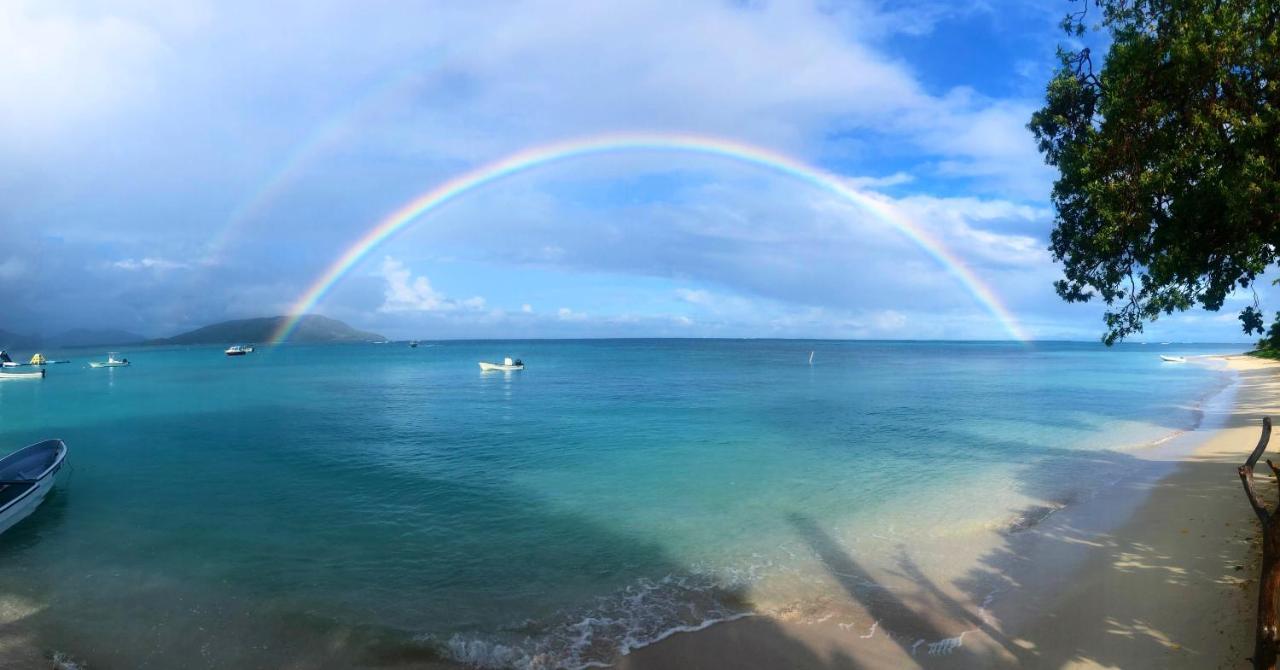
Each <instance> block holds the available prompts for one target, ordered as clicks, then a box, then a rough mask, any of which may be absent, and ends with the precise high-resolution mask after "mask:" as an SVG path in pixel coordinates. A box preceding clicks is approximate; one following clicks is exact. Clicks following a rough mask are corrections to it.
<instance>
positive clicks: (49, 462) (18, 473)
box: [0, 440, 67, 533]
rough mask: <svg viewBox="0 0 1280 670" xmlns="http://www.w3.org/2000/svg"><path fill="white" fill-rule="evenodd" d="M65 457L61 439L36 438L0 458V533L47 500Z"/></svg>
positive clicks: (65, 449) (65, 450) (65, 448)
mask: <svg viewBox="0 0 1280 670" xmlns="http://www.w3.org/2000/svg"><path fill="white" fill-rule="evenodd" d="M66 458H67V445H66V444H64V443H63V441H62V440H45V441H44V442H37V443H35V444H33V445H31V446H29V447H23V448H22V449H19V450H17V451H15V452H13V453H12V454H9V455H8V456H5V457H4V458H0V533H3V532H5V531H6V530H9V528H10V527H12V526H13V524H15V523H18V522H19V521H22V520H23V519H25V518H27V516H28V515H30V514H31V513H32V512H34V511H35V509H36V508H37V507H39V506H40V503H42V502H44V499H45V496H47V495H49V492H50V491H52V490H53V487H54V484H56V483H57V479H58V473H59V472H60V471H61V470H62V464H63V462H64V461H65V460H66Z"/></svg>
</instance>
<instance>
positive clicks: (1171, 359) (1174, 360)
mask: <svg viewBox="0 0 1280 670" xmlns="http://www.w3.org/2000/svg"><path fill="white" fill-rule="evenodd" d="M1160 360H1162V361H1164V362H1166V363H1186V362H1187V357H1186V356H1165V355H1164V354H1160Z"/></svg>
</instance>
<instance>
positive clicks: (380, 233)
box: [271, 133, 1028, 344]
mask: <svg viewBox="0 0 1280 670" xmlns="http://www.w3.org/2000/svg"><path fill="white" fill-rule="evenodd" d="M619 151H677V152H685V153H693V154H700V155H705V156H713V157H720V158H725V159H729V160H732V161H737V162H740V163H746V164H749V165H755V166H759V167H762V168H765V169H768V170H771V171H774V172H777V173H781V174H784V175H787V176H789V177H794V178H795V179H798V180H800V181H802V182H806V183H809V184H812V185H813V186H815V187H817V188H819V189H822V190H825V191H828V192H830V193H833V194H835V195H837V196H839V197H841V198H844V199H846V200H848V201H849V202H852V203H854V204H856V205H858V206H859V207H861V208H863V209H865V210H866V211H868V212H871V213H872V214H874V215H875V216H876V217H878V218H879V219H881V220H882V221H884V222H886V223H888V224H889V225H891V226H893V227H894V228H897V229H898V230H899V231H901V232H902V233H903V234H904V235H906V236H907V237H908V238H910V239H911V240H912V241H913V242H915V243H916V244H917V245H918V246H919V247H920V248H921V249H922V250H924V251H925V252H926V253H928V254H929V255H930V256H932V257H933V258H934V259H936V260H937V261H938V262H939V263H940V264H941V265H942V266H943V267H944V268H946V269H947V271H948V272H950V273H951V275H952V276H954V277H955V278H956V279H957V280H959V281H960V283H961V284H962V285H964V287H965V288H966V289H967V290H968V291H969V292H970V293H971V294H972V295H973V297H974V299H976V300H977V301H978V303H980V304H981V305H982V306H983V307H984V308H986V310H987V311H989V312H990V313H991V314H992V316H994V317H995V318H996V320H997V321H998V322H999V323H1000V325H1001V327H1003V328H1004V330H1005V331H1006V332H1008V334H1009V335H1010V337H1012V338H1013V339H1015V340H1020V341H1027V339H1028V338H1027V335H1026V334H1025V333H1024V332H1023V330H1022V327H1021V326H1020V325H1019V324H1018V320H1017V319H1016V318H1015V317H1014V315H1013V314H1012V313H1011V312H1010V311H1009V309H1008V308H1007V307H1005V306H1004V304H1003V303H1002V302H1001V301H1000V299H999V297H997V296H996V294H995V293H994V292H993V291H992V290H991V288H990V287H988V286H987V285H986V284H985V283H983V281H982V280H981V279H980V278H978V276H977V275H975V274H974V273H973V271H972V270H970V269H969V268H968V267H967V266H966V265H965V264H964V261H963V260H961V259H960V258H958V257H957V256H956V255H955V254H953V253H952V252H951V251H949V250H948V249H947V248H946V247H945V246H944V245H943V244H942V243H941V242H940V241H938V240H937V239H935V238H934V237H933V236H931V235H930V234H929V233H928V232H927V231H925V230H924V229H923V228H921V227H920V226H919V225H917V224H916V223H915V222H913V221H912V220H911V219H909V218H907V217H906V216H905V215H903V213H902V212H900V211H899V210H898V209H897V208H896V207H894V206H893V205H892V204H890V203H889V202H886V201H885V200H883V199H881V198H879V197H876V196H873V195H870V194H866V193H862V192H859V191H857V190H854V189H853V188H852V187H850V186H849V185H848V184H847V183H846V182H845V181H844V180H842V179H841V178H840V177H838V176H836V175H834V174H831V173H828V172H826V171H824V170H821V169H819V168H815V167H811V166H809V165H805V164H804V163H802V162H800V161H798V160H795V159H794V158H791V157H789V156H785V155H783V154H780V153H777V152H775V151H771V150H769V149H764V148H762V147H757V146H752V145H750V144H745V143H742V142H737V141H734V140H727V139H721V138H715V137H707V136H702V135H683V134H669V133H615V134H608V135H594V136H589V137H581V138H575V139H569V140H564V141H559V142H554V143H551V144H543V145H539V146H535V147H530V148H528V149H524V150H522V151H518V152H516V153H513V154H510V155H508V156H506V157H505V158H501V159H499V160H496V161H493V162H491V163H487V164H484V165H481V166H479V167H476V168H474V169H472V170H470V171H468V172H465V173H463V174H460V175H458V176H456V177H454V178H453V179H450V180H448V181H446V182H443V183H441V184H439V185H438V186H436V187H435V188H432V189H431V190H429V191H427V192H425V193H423V194H422V195H419V196H418V197H416V198H414V199H413V200H411V201H409V202H408V203H406V204H405V205H404V206H402V207H401V208H400V209H398V210H396V211H394V212H392V213H391V214H390V215H389V216H387V217H386V218H384V219H383V220H382V221H380V222H378V224H377V225H375V226H374V227H373V228H371V229H370V230H369V231H368V232H366V233H365V234H364V235H363V236H362V237H360V239H358V240H356V241H355V243H354V244H352V245H351V246H350V247H349V248H348V249H347V250H346V251H345V252H343V253H342V255H341V256H339V257H338V259H337V260H335V261H334V262H333V263H332V264H331V265H330V266H329V267H328V268H327V269H325V271H324V273H323V274H321V275H320V276H319V277H318V278H316V280H315V281H314V282H312V283H311V285H310V286H308V287H307V290H306V291H305V292H303V294H302V295H301V296H300V297H299V298H298V299H297V300H296V301H295V302H294V304H293V306H292V307H291V308H290V310H289V317H288V318H286V319H284V320H283V321H282V322H281V324H280V327H279V328H277V330H276V332H275V333H274V335H273V337H272V339H271V342H272V343H274V344H279V343H281V342H284V341H285V340H287V339H288V338H289V335H290V334H291V333H292V332H293V330H294V328H296V327H297V325H298V321H299V320H300V319H301V318H302V316H303V315H304V314H307V313H309V312H311V311H312V310H313V309H315V307H316V305H317V304H318V303H319V302H320V301H321V300H322V299H324V297H325V295H326V294H327V293H328V292H329V290H330V289H332V288H333V286H334V285H335V284H336V283H338V281H340V280H341V279H342V278H343V277H344V276H345V275H346V274H347V273H348V272H350V271H351V269H352V268H354V267H355V266H356V265H357V264H359V263H360V261H361V260H363V259H364V258H365V257H366V256H367V255H369V253H370V252H371V251H373V250H374V249H375V248H377V247H378V246H379V245H380V244H382V243H383V242H385V241H387V240H388V239H390V238H391V237H392V236H393V235H395V234H396V233H397V232H399V231H401V230H404V229H405V228H406V227H408V226H409V225H410V224H411V223H413V222H414V221H415V220H417V219H419V218H420V217H422V216H423V215H425V214H428V213H430V212H432V211H434V210H436V209H438V208H440V207H441V206H443V205H445V204H446V203H448V202H450V201H452V200H455V199H457V198H460V197H462V196H463V195H466V194H467V193H470V192H471V191H474V190H475V189H477V188H481V187H483V186H485V185H487V184H491V183H493V182H496V181H498V180H501V179H504V178H506V177H510V176H512V175H515V174H519V173H522V172H527V171H529V170H532V169H534V168H538V167H541V166H544V165H547V164H550V163H556V162H559V161H564V160H569V159H572V158H579V157H583V156H592V155H597V154H605V153H613V152H619Z"/></svg>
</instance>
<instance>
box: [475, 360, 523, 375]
mask: <svg viewBox="0 0 1280 670" xmlns="http://www.w3.org/2000/svg"><path fill="white" fill-rule="evenodd" d="M480 369H481V370H483V371H485V372H488V371H490V370H503V371H506V372H510V371H512V370H523V369H524V361H522V360H520V359H519V358H517V359H515V360H511V359H510V358H504V359H502V362H501V363H489V362H487V361H480Z"/></svg>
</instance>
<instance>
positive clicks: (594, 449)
mask: <svg viewBox="0 0 1280 670" xmlns="http://www.w3.org/2000/svg"><path fill="white" fill-rule="evenodd" d="M1241 348H1242V346H1241V345H1239V344H1168V345H1159V344H1147V345H1143V344H1137V343H1124V344H1120V345H1117V346H1115V347H1112V348H1106V347H1104V346H1103V345H1101V344H1099V343H1076V342H1034V343H1016V342H1000V341H996V342H992V341H885V340H876V341H870V340H859V341H847V340H843V341H842V340H793V339H773V338H761V339H743V338H734V339H646V338H637V339H616V338H610V339H575V340H437V341H428V340H422V341H421V346H419V347H417V348H409V347H408V346H405V345H404V344H403V343H391V344H348V345H301V344H290V345H287V346H279V347H259V348H258V350H257V352H255V353H253V354H251V355H249V356H245V357H242V358H229V357H226V356H224V355H223V354H222V351H221V348H220V347H214V346H156V347H135V348H130V347H120V350H121V351H122V352H123V353H124V355H125V356H126V357H128V358H129V359H130V360H131V361H132V365H131V366H130V367H127V368H118V369H90V368H88V367H87V365H86V362H87V361H88V360H89V359H90V358H98V357H100V356H98V355H96V354H95V355H93V356H87V353H86V351H87V350H86V349H84V348H79V349H75V350H69V351H67V352H56V351H54V352H48V351H47V352H44V353H45V354H46V355H47V356H49V357H50V358H55V357H57V358H61V357H63V356H64V355H65V356H68V357H71V359H72V362H71V363H69V364H63V365H51V366H49V373H48V377H47V378H46V379H44V380H43V381H39V382H30V383H8V384H2V385H0V407H3V410H4V416H5V421H4V422H3V423H0V433H2V434H3V436H4V439H5V442H6V443H7V444H9V445H10V449H16V448H17V447H20V446H22V445H25V444H28V443H32V442H35V441H37V440H40V439H45V438H48V437H58V438H62V439H64V440H66V442H67V444H68V446H69V448H70V456H69V462H70V466H71V467H70V468H69V470H70V472H68V473H67V476H66V482H65V485H63V486H62V487H61V488H60V489H58V490H57V491H56V492H55V494H53V496H52V497H50V498H49V499H48V500H47V501H46V502H45V504H44V506H43V507H42V508H41V509H40V510H39V511H38V513H37V514H35V515H34V516H32V517H31V518H30V519H29V520H27V521H25V522H23V523H22V524H20V525H19V526H17V527H15V528H13V529H12V530H11V531H10V532H8V533H6V534H5V535H4V536H3V537H0V556H3V560H4V561H5V565H6V570H5V571H3V572H0V589H3V591H4V593H6V594H8V595H7V596H6V598H7V599H8V600H7V601H6V602H5V603H2V604H0V605H3V606H4V607H6V608H7V609H8V611H11V612H19V613H22V614H20V615H15V621H16V623H15V625H17V626H19V627H20V628H21V629H22V630H24V631H28V632H29V633H30V635H32V636H34V637H37V638H40V639H47V640H50V641H51V644H52V645H53V648H54V649H55V650H56V651H57V652H58V653H59V654H64V655H65V656H66V657H67V658H69V659H73V660H76V661H79V662H84V663H86V664H88V666H89V667H98V666H99V665H102V666H108V667H115V666H126V667H171V666H173V665H174V664H181V663H200V664H205V665H209V666H218V667H228V666H233V665H246V666H259V667H263V666H275V665H279V664H284V663H286V662H299V663H302V664H304V665H332V666H334V667H341V666H343V665H356V664H371V665H376V664H377V663H378V662H379V659H382V660H386V659H405V658H440V659H443V660H446V661H448V660H452V661H458V662H463V663H469V664H474V665H478V666H482V667H517V668H552V667H573V668H580V667H591V666H595V665H601V664H608V663H612V662H614V661H616V660H617V659H618V658H619V657H620V656H622V655H623V654H625V653H627V652H628V651H630V650H633V649H635V648H637V647H641V646H644V645H647V644H650V643H652V642H654V641H657V640H660V639H662V638H664V637H666V636H667V635H670V634H671V633H673V632H678V631H685V630H693V629H697V628H700V627H703V626H707V625H711V624H714V623H715V622H719V621H726V620H730V619H734V618H737V617H741V616H747V615H751V614H771V615H786V616H791V617H796V618H800V619H811V620H821V619H822V618H823V617H830V616H833V615H835V614H838V613H834V612H833V611H832V606H831V604H830V603H829V602H828V601H829V598H827V595H826V594H827V593H828V591H829V589H830V588H831V578H832V575H831V574H829V572H830V561H829V560H824V557H825V556H828V555H830V554H832V553H836V554H839V555H842V556H845V557H847V559H848V561H849V562H850V564H851V565H855V566H857V571H858V574H860V575H863V576H864V577H865V581H867V588H868V592H869V594H870V595H868V597H872V598H874V597H878V596H876V595H875V592H878V591H877V590H880V591H884V592H891V591H892V590H893V588H895V587H893V586H886V585H885V584H887V583H888V582H879V581H878V578H877V575H880V574H882V573H885V572H887V571H891V570H893V569H894V568H895V567H899V568H900V567H901V566H902V565H904V564H907V565H910V566H912V569H913V570H919V572H920V574H922V575H928V576H929V577H930V578H931V579H951V578H956V577H962V576H963V575H964V574H965V572H966V571H968V570H970V569H971V568H972V565H971V562H970V561H969V560H968V559H967V558H966V556H968V555H969V554H974V555H975V556H978V555H981V552H982V550H983V549H984V547H985V545H984V543H985V542H988V541H989V538H990V537H992V535H993V534H1000V533H1011V532H1018V531H1020V530H1022V529H1025V528H1027V527H1030V526H1033V525H1034V524H1036V523H1038V522H1039V521H1041V520H1042V519H1043V518H1046V517H1048V516H1049V515H1051V514H1053V513H1054V512H1055V511H1056V510H1059V509H1061V508H1063V507H1066V506H1069V505H1072V504H1074V503H1075V502H1078V501H1081V500H1085V499H1088V498H1090V497H1091V496H1094V495H1096V494H1097V493H1098V492H1099V491H1103V490H1105V489H1106V488H1107V487H1108V486H1110V485H1111V484H1113V483H1114V482H1115V481H1117V480H1118V478H1119V477H1121V476H1122V474H1123V473H1124V472H1125V471H1126V469H1129V468H1131V467H1132V464H1133V459H1134V455H1135V454H1139V453H1141V452H1142V451H1143V450H1144V449H1147V448H1149V447H1151V446H1152V445H1157V444H1162V443H1165V442H1167V441H1168V440H1169V439H1170V438H1171V437H1174V436H1176V435H1179V434H1181V433H1183V432H1185V431H1188V430H1191V429H1193V428H1195V427H1196V426H1198V425H1199V424H1200V421H1201V420H1202V418H1203V415H1204V404H1205V403H1206V402H1207V401H1208V400H1209V399H1211V398H1213V397H1214V396H1215V395H1216V394H1218V393H1219V392H1221V391H1222V390H1223V389H1225V388H1227V387H1228V385H1229V383H1230V381H1231V375H1230V374H1229V373H1228V372H1226V371H1225V370H1224V369H1220V368H1218V367H1216V366H1213V365H1208V364H1206V365H1190V364H1170V363H1164V362H1162V361H1161V360H1160V359H1159V357H1158V355H1157V354H1159V353H1165V354H1176V355H1187V356H1197V355H1210V354H1223V353H1235V352H1237V351H1239V349H1241ZM811 353H812V363H810V362H809V361H810V354H811ZM504 356H512V357H518V358H522V359H523V360H524V361H525V363H526V365H527V366H528V367H527V369H526V370H524V371H521V372H510V373H503V372H487V373H485V372H481V371H480V370H479V368H478V366H477V365H476V363H477V361H479V360H501V359H502V358H503V357H504ZM923 510H927V513H923V512H922V511H923ZM972 588H973V589H974V590H975V593H974V594H973V595H974V597H975V600H977V601H982V600H983V598H984V597H996V595H998V594H996V591H995V590H993V591H992V593H991V594H987V595H986V596H984V594H983V593H981V592H979V591H981V589H985V588H993V589H994V588H995V587H993V586H992V585H987V584H978V583H974V584H973V585H972ZM887 632H889V633H890V634H896V635H909V634H915V633H914V632H913V631H887ZM924 641H925V642H928V643H930V644H933V643H940V642H942V641H940V640H924Z"/></svg>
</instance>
